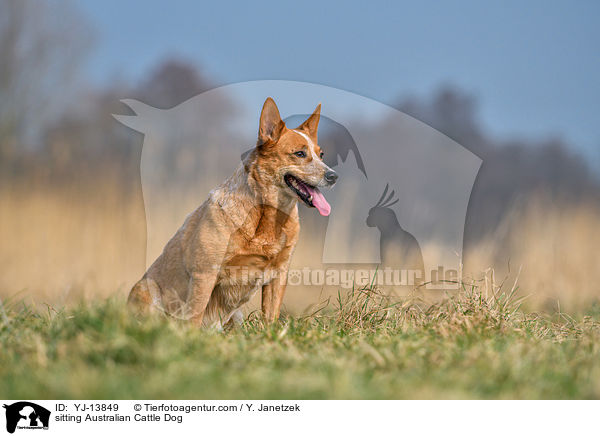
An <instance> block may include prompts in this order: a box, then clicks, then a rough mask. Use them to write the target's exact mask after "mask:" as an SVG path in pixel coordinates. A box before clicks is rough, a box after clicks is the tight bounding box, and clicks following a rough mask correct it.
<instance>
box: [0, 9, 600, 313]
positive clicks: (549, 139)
mask: <svg viewBox="0 0 600 436" xmlns="http://www.w3.org/2000/svg"><path fill="white" fill-rule="evenodd" d="M599 17H600V4H599V3H597V2H591V1H590V2H583V1H582V2H577V3H576V4H568V3H566V2H541V1H540V2H536V1H532V2H527V4H522V3H521V2H516V1H515V2H502V3H498V4H495V5H491V4H484V3H480V2H474V1H473V2H471V1H460V2H453V3H452V4H449V3H448V4H438V3H429V2H422V3H419V4H415V3H406V4H403V3H398V4H395V5H394V6H391V5H385V4H383V3H382V4H377V3H371V4H369V6H368V7H365V5H364V4H360V3H358V2H356V3H354V2H345V3H339V4H337V5H336V4H327V5H324V4H321V3H318V2H302V3H294V4H289V5H287V4H282V3H280V2H267V3H261V4H255V3H252V4H228V3H223V2H221V3H219V2H213V3H211V4H204V3H193V2H178V3H177V5H173V4H169V3H167V2H154V1H150V2H127V3H123V2H116V1H113V0H110V1H105V2H101V3H100V2H92V1H85V0H84V1H79V2H69V1H63V0H55V1H50V0H0V272H1V274H0V297H2V298H17V299H19V298H26V299H33V300H34V301H36V302H38V303H40V302H48V303H50V304H56V305H60V304H66V303H69V302H71V301H76V300H78V299H80V298H97V297H101V296H102V297H103V296H107V295H114V294H118V295H122V296H123V297H125V296H126V294H127V292H128V290H129V288H130V287H131V285H132V284H133V283H134V282H135V281H136V280H137V279H139V277H141V275H142V274H143V272H144V270H145V265H146V262H145V260H146V227H145V213H144V202H143V198H142V191H141V183H140V156H141V150H142V144H143V140H144V138H143V135H142V134H140V133H138V132H135V131H133V130H131V129H129V128H128V127H126V126H124V125H122V124H120V123H118V122H117V121H116V120H115V119H114V118H113V117H112V115H111V114H114V113H118V114H131V111H130V109H129V108H128V107H127V106H126V105H124V104H123V103H121V102H120V100H121V99H123V98H134V99H138V100H140V101H143V102H144V103H146V104H148V105H150V106H154V107H156V108H161V109H167V108H171V107H174V106H176V105H178V104H180V103H182V102H184V101H185V100H188V99H189V98H191V97H194V96H196V95H198V94H199V93H201V92H203V91H206V90H209V89H212V88H215V87H217V86H221V85H225V84H230V83H235V82H240V81H247V80H263V79H284V80H298V81H307V82H314V83H318V84H322V85H327V86H331V87H336V88H341V89H344V90H347V91H350V92H353V93H356V94H359V95H363V96H366V97H369V98H371V99H375V100H378V101H380V102H383V103H385V104H387V105H390V106H392V107H395V108H397V109H398V110H401V111H402V112H404V113H406V114H408V115H410V116H412V117H415V118H416V119H418V120H421V121H423V122H425V123H426V124H428V125H430V126H432V127H433V128H435V129H437V130H438V131H440V132H442V133H443V134H445V135H447V136H448V137H450V138H451V139H453V140H455V141H456V142H458V143H459V144H461V145H463V146H464V147H466V148H467V149H468V150H470V151H471V152H473V153H475V154H476V155H477V156H479V157H480V158H481V159H483V164H482V167H481V170H480V172H479V174H478V177H477V179H476V182H475V186H474V188H473V193H472V197H471V201H470V203H469V208H468V211H467V220H466V227H465V236H464V257H463V263H464V275H465V276H468V277H472V278H475V279H481V278H483V277H485V276H486V274H487V277H489V271H490V270H489V269H490V268H493V269H494V271H495V276H496V280H497V281H498V282H502V281H503V280H506V281H507V283H511V285H512V282H513V281H514V279H515V278H516V276H517V275H519V288H520V292H521V293H522V294H523V295H529V296H530V298H529V299H528V304H530V305H531V306H532V307H534V308H543V309H548V310H556V308H557V307H558V305H559V304H560V307H561V308H569V309H572V310H579V309H582V308H586V307H589V305H590V304H594V302H596V301H600V286H599V285H598V284H596V282H595V280H594V273H595V272H596V271H600V256H598V255H597V251H598V246H599V243H600V229H599V228H598V227H599V226H598V224H599V223H600V123H599V122H598V116H599V114H600V80H598V77H600V56H599V55H600V53H599V49H598V41H599V40H600V27H598V25H597V22H598V18H599ZM221 103H222V105H220V106H218V108H219V111H221V113H222V114H227V111H228V110H229V109H228V106H227V101H226V99H225V98H224V99H223V101H222V102H221ZM315 103H316V102H315ZM257 110H258V108H257ZM217 118H218V117H217ZM218 119H220V120H221V121H222V122H224V121H225V118H224V117H221V118H218ZM370 122H371V127H370V128H372V129H374V130H375V129H377V123H378V120H371V121H370ZM381 122H384V121H383V120H382V121H381ZM220 127H221V125H220V124H218V123H217V124H215V125H213V128H214V129H215V131H217V132H218V131H219V129H220ZM228 138H229V139H230V140H231V137H230V136H228ZM320 140H321V141H323V142H327V141H329V142H330V143H335V141H336V140H339V138H336V136H335V132H334V133H331V135H330V137H327V138H321V139H320ZM248 145H249V146H251V145H252V144H248ZM189 153H190V149H189V148H188V149H185V148H184V149H174V151H173V155H172V156H168V158H167V159H168V166H167V168H169V169H170V171H171V174H173V175H177V177H182V178H183V179H185V176H186V174H193V173H194V171H193V170H194V167H193V165H191V166H190V164H189V162H190V159H189V157H190V154H189ZM180 196H181V198H179V201H177V202H176V203H177V204H178V207H180V208H181V209H182V210H184V211H187V212H189V211H191V210H192V209H193V208H194V207H196V206H197V205H199V204H200V203H201V202H202V201H203V198H201V199H199V198H197V197H196V196H195V195H194V192H193V190H190V191H189V192H182V193H180ZM167 212H168V213H171V211H167ZM179 224H180V223H179ZM165 231H166V232H167V233H170V232H171V229H170V227H169V229H168V231H167V230H165ZM486 271H487V272H486ZM311 298H313V297H311ZM314 298H316V296H315V297H314ZM313 302H316V301H313ZM286 304H287V306H288V309H289V310H290V311H292V312H293V311H300V310H302V309H303V308H304V307H305V306H306V305H307V304H308V302H307V301H306V298H305V297H302V296H301V295H298V294H296V295H291V296H289V295H288V296H286Z"/></svg>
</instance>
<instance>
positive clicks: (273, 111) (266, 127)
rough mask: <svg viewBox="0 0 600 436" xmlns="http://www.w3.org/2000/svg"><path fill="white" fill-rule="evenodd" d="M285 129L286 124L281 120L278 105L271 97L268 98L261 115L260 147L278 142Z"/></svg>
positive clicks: (259, 128) (259, 129)
mask: <svg viewBox="0 0 600 436" xmlns="http://www.w3.org/2000/svg"><path fill="white" fill-rule="evenodd" d="M284 127H285V123H284V122H283V121H282V120H281V116H280V115H279V109H277V105H276V104H275V102H274V101H273V99H272V98H271V97H268V98H267V99H266V100H265V104H264V105H263V108H262V112H261V113H260V125H259V127H258V143H257V145H258V146H259V147H260V146H262V145H265V144H269V143H273V142H277V140H278V139H279V137H280V136H281V133H282V132H283V129H284Z"/></svg>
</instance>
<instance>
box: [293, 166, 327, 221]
mask: <svg viewBox="0 0 600 436" xmlns="http://www.w3.org/2000/svg"><path fill="white" fill-rule="evenodd" d="M283 180H285V183H286V184H287V185H288V186H289V187H290V189H291V190H292V191H294V192H295V193H296V195H297V196H298V197H299V198H300V200H302V201H303V202H304V203H306V204H307V205H308V206H310V207H316V208H317V210H318V211H319V213H320V214H321V215H323V216H328V215H329V213H330V212H331V206H330V205H329V203H327V200H325V197H324V196H323V194H321V191H319V189H318V188H316V187H314V186H311V185H309V184H308V183H306V182H303V181H302V180H300V179H299V178H298V177H295V176H293V175H291V174H289V173H288V174H286V175H285V176H283Z"/></svg>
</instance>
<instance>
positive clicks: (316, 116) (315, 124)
mask: <svg viewBox="0 0 600 436" xmlns="http://www.w3.org/2000/svg"><path fill="white" fill-rule="evenodd" d="M320 119H321V103H319V104H318V105H317V108H316V109H315V111H314V112H313V113H312V115H311V116H310V117H308V119H307V120H306V121H305V122H303V123H302V124H300V125H299V126H298V130H303V131H304V132H306V133H307V134H308V136H310V137H311V138H312V139H314V140H315V142H316V141H317V129H318V128H319V121H320Z"/></svg>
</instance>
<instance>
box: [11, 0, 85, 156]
mask: <svg viewBox="0 0 600 436" xmlns="http://www.w3.org/2000/svg"><path fill="white" fill-rule="evenodd" d="M90 33H91V32H90V30H89V26H88V25H87V24H86V21H85V20H84V19H83V17H82V16H81V15H80V14H79V13H78V12H77V10H76V9H75V8H74V7H73V5H72V4H71V3H70V2H67V1H61V0H56V1H51V2H50V1H41V0H0V159H1V160H2V162H4V163H6V162H7V159H8V158H10V157H11V156H12V157H14V155H15V154H17V152H18V151H19V150H17V149H22V148H27V147H28V146H31V145H35V144H36V142H37V141H38V140H39V138H40V134H41V132H42V131H43V130H44V128H45V127H46V126H47V125H48V124H49V123H51V122H52V121H53V120H55V119H56V118H57V117H58V116H60V114H61V113H62V111H63V109H64V107H65V105H66V104H67V102H68V99H69V97H71V96H72V95H73V93H74V91H75V88H76V83H77V81H76V79H77V77H78V75H77V71H78V69H79V67H80V66H81V61H82V59H83V56H84V54H85V53H86V51H87V49H88V48H89V46H90V43H91V37H90ZM8 160H10V159H8Z"/></svg>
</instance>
